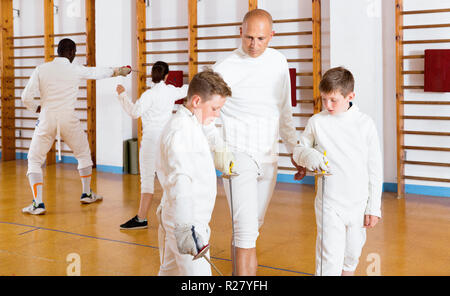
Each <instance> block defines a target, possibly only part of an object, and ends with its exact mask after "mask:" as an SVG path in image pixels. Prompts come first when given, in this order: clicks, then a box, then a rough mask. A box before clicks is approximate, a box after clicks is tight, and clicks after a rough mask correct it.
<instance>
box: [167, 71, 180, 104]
mask: <svg viewBox="0 0 450 296" xmlns="http://www.w3.org/2000/svg"><path fill="white" fill-rule="evenodd" d="M166 84H172V85H173V86H176V87H182V86H183V71H169V76H168V77H167V80H166ZM175 104H183V100H182V99H181V100H178V101H176V102H175Z"/></svg>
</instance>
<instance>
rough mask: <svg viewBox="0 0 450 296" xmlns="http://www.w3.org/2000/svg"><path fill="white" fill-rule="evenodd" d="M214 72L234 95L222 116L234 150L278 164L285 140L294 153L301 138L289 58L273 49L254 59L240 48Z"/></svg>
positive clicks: (289, 150) (228, 141)
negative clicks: (294, 110) (293, 104)
mask: <svg viewBox="0 0 450 296" xmlns="http://www.w3.org/2000/svg"><path fill="white" fill-rule="evenodd" d="M213 68H214V71H216V72H218V73H220V74H221V75H222V77H223V79H224V80H225V81H226V82H227V84H228V85H229V86H230V88H231V90H232V93H233V95H232V97H230V98H228V99H227V101H226V103H225V105H224V106H223V107H222V109H221V112H220V115H221V120H222V122H223V125H224V134H225V135H224V138H225V141H226V142H227V144H228V145H229V146H230V148H231V149H232V150H233V151H239V152H246V153H248V154H249V155H250V156H252V157H253V158H254V159H255V160H256V161H258V162H276V161H277V159H278V145H279V144H278V140H279V137H280V136H281V138H282V140H283V142H284V143H285V145H286V148H287V150H288V152H289V153H292V151H293V149H294V146H295V145H296V144H297V138H296V134H295V127H294V124H293V120H292V108H291V88H290V76H289V68H288V64H287V60H286V58H285V57H284V56H283V55H282V54H281V53H280V52H278V51H277V50H275V49H273V48H267V49H266V50H265V51H264V53H263V54H262V55H260V56H259V57H256V58H253V57H250V56H248V55H247V54H245V53H244V51H243V50H242V47H240V48H238V49H236V50H235V51H233V52H232V53H231V54H230V55H229V56H228V57H226V58H225V59H223V60H221V61H218V62H217V63H216V64H215V65H214V67H213Z"/></svg>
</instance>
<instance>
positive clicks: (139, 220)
mask: <svg viewBox="0 0 450 296" xmlns="http://www.w3.org/2000/svg"><path fill="white" fill-rule="evenodd" d="M137 220H138V222H144V221H147V219H145V218H144V219H141V218H139V216H137Z"/></svg>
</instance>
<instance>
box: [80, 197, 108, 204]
mask: <svg viewBox="0 0 450 296" xmlns="http://www.w3.org/2000/svg"><path fill="white" fill-rule="evenodd" d="M101 200H103V198H98V197H97V198H96V199H95V200H91V199H81V200H80V202H81V203H82V204H90V203H94V202H97V201H101Z"/></svg>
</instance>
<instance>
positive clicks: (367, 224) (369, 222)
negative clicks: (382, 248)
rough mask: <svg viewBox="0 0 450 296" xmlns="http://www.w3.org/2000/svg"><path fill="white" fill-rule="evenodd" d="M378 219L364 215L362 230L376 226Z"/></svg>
mask: <svg viewBox="0 0 450 296" xmlns="http://www.w3.org/2000/svg"><path fill="white" fill-rule="evenodd" d="M379 220H380V218H379V217H377V216H373V215H364V228H373V227H374V226H375V225H377V223H378V221H379Z"/></svg>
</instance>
